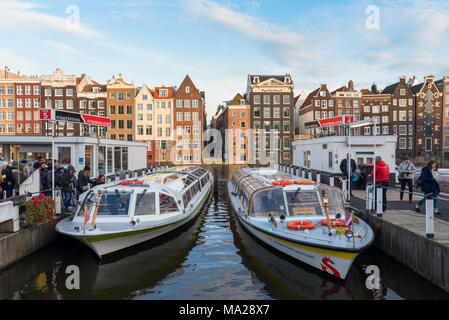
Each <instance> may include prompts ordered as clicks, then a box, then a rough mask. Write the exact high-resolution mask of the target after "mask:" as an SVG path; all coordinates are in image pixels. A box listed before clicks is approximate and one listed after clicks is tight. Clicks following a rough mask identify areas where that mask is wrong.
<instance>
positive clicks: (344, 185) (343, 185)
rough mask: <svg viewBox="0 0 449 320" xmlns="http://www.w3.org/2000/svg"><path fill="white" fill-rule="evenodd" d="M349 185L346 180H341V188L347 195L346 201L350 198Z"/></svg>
mask: <svg viewBox="0 0 449 320" xmlns="http://www.w3.org/2000/svg"><path fill="white" fill-rule="evenodd" d="M347 187H348V185H347V184H346V180H341V190H342V191H343V195H344V196H345V201H346V200H347V199H348V188H347Z"/></svg>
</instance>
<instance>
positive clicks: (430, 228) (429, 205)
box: [426, 199, 435, 239]
mask: <svg viewBox="0 0 449 320" xmlns="http://www.w3.org/2000/svg"><path fill="white" fill-rule="evenodd" d="M433 210H434V208H433V199H426V238H427V239H433V238H434V233H435V232H434V221H433Z"/></svg>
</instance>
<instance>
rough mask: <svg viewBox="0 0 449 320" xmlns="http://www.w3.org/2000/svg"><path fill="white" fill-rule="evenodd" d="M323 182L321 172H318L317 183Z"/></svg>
mask: <svg viewBox="0 0 449 320" xmlns="http://www.w3.org/2000/svg"><path fill="white" fill-rule="evenodd" d="M320 182H321V173H317V174H316V183H320Z"/></svg>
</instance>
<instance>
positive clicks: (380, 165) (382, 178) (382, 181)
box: [370, 156, 390, 211]
mask: <svg viewBox="0 0 449 320" xmlns="http://www.w3.org/2000/svg"><path fill="white" fill-rule="evenodd" d="M373 175H374V170H373V172H371V174H370V178H372V177H373ZM389 180H390V168H389V167H388V165H387V164H386V163H385V161H383V160H382V157H381V156H377V157H376V181H375V183H376V188H382V207H383V208H382V209H383V210H382V211H385V210H386V209H387V188H388V182H389ZM375 197H376V204H377V192H376V194H375Z"/></svg>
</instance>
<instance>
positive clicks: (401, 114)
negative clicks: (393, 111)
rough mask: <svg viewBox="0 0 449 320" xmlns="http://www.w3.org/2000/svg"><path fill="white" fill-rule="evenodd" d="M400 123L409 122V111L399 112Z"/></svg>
mask: <svg viewBox="0 0 449 320" xmlns="http://www.w3.org/2000/svg"><path fill="white" fill-rule="evenodd" d="M399 121H407V111H399Z"/></svg>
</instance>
